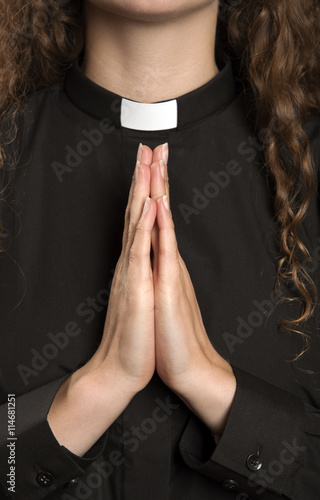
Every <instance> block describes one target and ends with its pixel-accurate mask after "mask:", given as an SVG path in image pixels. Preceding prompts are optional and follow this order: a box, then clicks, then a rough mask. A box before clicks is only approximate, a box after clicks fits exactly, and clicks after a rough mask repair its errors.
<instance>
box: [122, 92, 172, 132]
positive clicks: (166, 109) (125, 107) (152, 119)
mask: <svg viewBox="0 0 320 500" xmlns="http://www.w3.org/2000/svg"><path fill="white" fill-rule="evenodd" d="M120 123H121V126H122V127H126V128H132V129H135V130H166V129H170V128H176V127H177V125H178V104H177V100H176V99H172V100H171V101H164V102H153V103H146V102H137V101H130V100H129V99H125V98H124V97H122V99H121V108H120Z"/></svg>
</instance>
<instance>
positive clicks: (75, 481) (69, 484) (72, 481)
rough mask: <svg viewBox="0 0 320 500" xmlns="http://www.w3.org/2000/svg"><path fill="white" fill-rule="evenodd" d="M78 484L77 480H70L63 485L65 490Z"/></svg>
mask: <svg viewBox="0 0 320 500" xmlns="http://www.w3.org/2000/svg"><path fill="white" fill-rule="evenodd" d="M77 482H78V479H71V481H69V482H68V483H67V484H65V485H64V487H65V488H71V486H73V485H75V484H76V483H77Z"/></svg>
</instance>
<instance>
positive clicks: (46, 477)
mask: <svg viewBox="0 0 320 500" xmlns="http://www.w3.org/2000/svg"><path fill="white" fill-rule="evenodd" d="M37 483H38V484H40V486H43V487H44V488H47V487H48V486H50V485H51V484H52V483H53V475H52V474H50V472H40V473H39V474H38V475H37Z"/></svg>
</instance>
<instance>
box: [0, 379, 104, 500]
mask: <svg viewBox="0 0 320 500" xmlns="http://www.w3.org/2000/svg"><path fill="white" fill-rule="evenodd" d="M69 376H70V374H67V375H64V376H63V377H60V378H59V379H56V380H53V381H52V382H50V383H48V384H45V385H43V386H41V387H38V388H37V389H34V390H33V391H30V392H29V393H26V394H23V395H21V396H19V397H17V398H16V408H15V415H16V428H15V437H16V439H15V440H13V439H11V441H10V437H9V436H8V423H7V422H8V406H7V404H4V405H1V406H0V483H1V484H2V486H3V487H4V489H5V490H6V491H8V493H9V494H11V495H12V497H13V498H14V499H15V500H31V499H32V500H40V499H42V498H45V497H46V496H47V495H48V494H49V493H50V492H52V491H55V490H56V489H57V488H60V487H64V486H66V487H67V486H69V484H70V481H74V480H75V478H77V477H78V476H80V475H81V474H83V472H84V471H85V469H86V468H87V467H88V466H89V465H90V464H91V463H92V462H93V461H94V460H96V459H97V458H98V457H99V456H100V455H101V454H102V452H103V450H104V448H105V445H106V440H107V431H106V432H105V433H104V434H103V435H102V436H101V437H100V438H99V440H98V441H97V442H96V443H95V444H94V445H93V446H92V447H91V448H90V450H88V452H87V453H86V454H85V455H84V456H83V457H79V456H77V455H74V454H73V453H72V452H71V451H70V450H68V449H67V448H65V447H64V446H61V445H60V443H59V442H58V441H57V439H56V438H55V436H54V434H53V432H52V430H51V428H50V426H49V423H48V421H47V414H48V412H49V409H50V406H51V403H52V401H53V399H54V397H55V395H56V393H57V391H58V389H59V388H60V386H61V385H62V383H63V382H64V381H65V380H66V379H67V378H68V377H69ZM8 443H12V456H14V460H15V462H14V464H13V465H12V466H14V473H12V478H13V479H14V480H13V481H12V484H13V485H14V491H12V490H10V482H9V483H8V480H9V479H10V476H8V474H9V472H10V465H9V463H8V458H9V454H10V448H8Z"/></svg>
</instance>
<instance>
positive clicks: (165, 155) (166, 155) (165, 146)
mask: <svg viewBox="0 0 320 500" xmlns="http://www.w3.org/2000/svg"><path fill="white" fill-rule="evenodd" d="M161 150H162V159H163V161H164V162H165V163H168V158H169V144H168V143H167V142H165V143H164V144H162V148H161Z"/></svg>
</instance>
